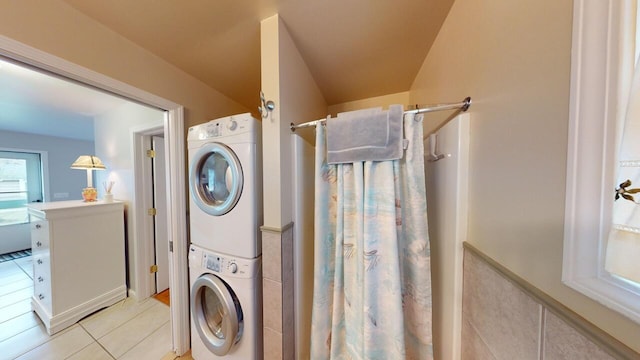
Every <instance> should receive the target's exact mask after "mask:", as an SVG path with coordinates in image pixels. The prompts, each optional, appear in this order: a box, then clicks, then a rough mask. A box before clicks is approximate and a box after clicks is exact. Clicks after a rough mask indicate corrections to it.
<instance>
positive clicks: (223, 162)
mask: <svg viewBox="0 0 640 360" xmlns="http://www.w3.org/2000/svg"><path fill="white" fill-rule="evenodd" d="M243 182H244V177H243V173H242V167H241V166H240V161H239V160H238V157H237V156H236V154H235V153H234V152H233V150H231V149H230V148H229V147H228V146H226V145H224V144H220V143H215V142H214V143H210V144H206V145H204V146H203V147H202V148H201V149H200V150H198V151H197V152H196V154H195V155H194V156H193V159H192V163H191V169H190V171H189V186H190V187H191V191H190V193H191V197H192V199H193V201H194V202H195V203H196V205H197V206H198V207H199V208H200V209H201V210H202V211H204V212H206V213H207V214H209V215H213V216H221V215H224V214H226V213H228V212H229V211H231V209H233V207H234V206H236V204H237V203H238V200H239V199H240V195H241V194H242V185H243Z"/></svg>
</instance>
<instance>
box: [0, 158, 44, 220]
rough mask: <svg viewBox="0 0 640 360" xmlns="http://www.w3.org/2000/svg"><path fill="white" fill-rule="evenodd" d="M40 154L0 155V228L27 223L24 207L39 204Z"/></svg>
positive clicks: (40, 189)
mask: <svg viewBox="0 0 640 360" xmlns="http://www.w3.org/2000/svg"><path fill="white" fill-rule="evenodd" d="M41 168H42V166H41V162H40V154H38V153H27V152H14V151H0V226H6V225H16V224H24V223H28V222H29V214H28V213H27V208H26V204H27V203H29V202H40V201H42V172H41Z"/></svg>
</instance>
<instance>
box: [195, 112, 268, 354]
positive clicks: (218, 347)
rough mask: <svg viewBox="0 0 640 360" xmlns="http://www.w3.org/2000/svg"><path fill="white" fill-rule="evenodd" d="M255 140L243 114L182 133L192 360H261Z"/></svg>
mask: <svg viewBox="0 0 640 360" xmlns="http://www.w3.org/2000/svg"><path fill="white" fill-rule="evenodd" d="M261 138H262V135H261V128H260V123H259V122H258V121H257V120H256V119H254V118H253V117H252V116H251V114H249V113H247V114H240V115H234V116H229V117H225V118H221V119H216V120H212V121H210V122H208V123H205V124H201V125H197V126H194V127H191V128H189V131H188V135H187V143H188V157H189V192H190V195H191V196H190V197H189V198H190V200H189V201H190V234H191V245H190V248H189V275H190V285H191V349H192V350H191V353H192V356H193V358H194V359H196V360H205V359H217V358H222V359H229V360H236V359H243V360H247V359H262V350H263V345H262V263H261V259H262V258H261V254H262V241H261V234H260V230H259V226H260V225H261V223H262V172H261V168H262V159H261V156H260V154H261V150H262V146H261Z"/></svg>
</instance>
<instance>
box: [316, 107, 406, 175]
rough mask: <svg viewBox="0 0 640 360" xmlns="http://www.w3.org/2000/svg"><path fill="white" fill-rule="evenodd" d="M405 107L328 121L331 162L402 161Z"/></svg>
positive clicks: (349, 115) (347, 113) (345, 114)
mask: <svg viewBox="0 0 640 360" xmlns="http://www.w3.org/2000/svg"><path fill="white" fill-rule="evenodd" d="M402 115H403V108H402V105H391V106H389V110H388V111H382V109H381V108H372V109H365V110H358V111H350V112H346V113H339V114H338V117H337V118H329V119H327V161H328V163H329V164H340V163H351V162H354V161H385V160H396V159H400V158H402Z"/></svg>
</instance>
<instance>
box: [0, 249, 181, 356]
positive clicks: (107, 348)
mask: <svg viewBox="0 0 640 360" xmlns="http://www.w3.org/2000/svg"><path fill="white" fill-rule="evenodd" d="M32 277H33V268H32V263H31V257H30V256H29V257H25V258H21V259H17V260H12V261H6V262H3V263H0V360H4V359H19V360H26V359H38V360H44V359H72V360H81V359H91V360H102V359H105V360H113V359H136V360H146V359H149V360H152V359H153V360H156V359H162V360H172V359H176V358H177V357H176V356H175V355H173V353H171V352H170V348H171V328H170V324H169V307H168V306H166V305H165V304H162V303H161V302H159V301H157V300H155V299H153V298H150V299H147V300H144V301H141V302H136V301H134V300H131V299H125V300H123V301H121V302H119V303H117V304H115V305H113V306H111V307H109V308H107V309H104V310H101V311H99V312H96V313H95V314H92V315H90V316H88V317H86V318H85V319H83V320H81V321H80V322H79V323H77V324H75V325H73V326H71V327H69V328H67V329H65V330H63V331H61V332H59V333H57V334H54V335H53V336H49V335H48V334H47V332H46V330H45V328H44V325H43V324H42V322H41V321H40V319H39V318H38V316H37V315H36V314H35V313H34V312H32V311H31V303H30V301H31V300H30V298H31V295H32V294H33V279H32ZM188 358H190V357H187V359H188ZM183 359H184V357H183Z"/></svg>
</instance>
